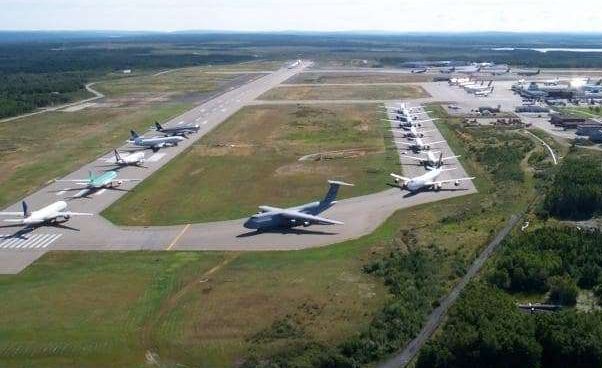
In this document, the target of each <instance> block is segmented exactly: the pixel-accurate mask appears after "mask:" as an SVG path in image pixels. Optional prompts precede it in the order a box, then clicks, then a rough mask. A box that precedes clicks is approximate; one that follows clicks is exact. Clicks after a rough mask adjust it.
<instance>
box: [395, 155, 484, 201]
mask: <svg viewBox="0 0 602 368" xmlns="http://www.w3.org/2000/svg"><path fill="white" fill-rule="evenodd" d="M442 155H443V154H440V155H439V162H438V163H437V165H436V166H435V167H433V168H431V169H430V170H429V171H428V172H427V173H426V174H423V175H420V176H417V177H414V178H406V177H405V176H401V175H397V174H394V173H391V176H392V177H393V178H394V179H395V182H396V183H399V182H401V183H402V185H401V188H403V189H407V190H409V191H410V192H417V191H419V190H421V189H425V188H426V189H433V190H435V191H438V190H440V189H441V188H442V187H443V185H444V184H447V183H454V185H455V186H458V185H460V182H462V181H466V180H472V179H474V177H467V178H458V179H447V180H437V179H438V177H439V176H440V175H441V174H442V173H443V172H444V171H450V170H455V168H450V169H443V168H441V166H442V159H443V158H442Z"/></svg>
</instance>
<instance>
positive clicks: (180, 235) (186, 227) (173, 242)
mask: <svg viewBox="0 0 602 368" xmlns="http://www.w3.org/2000/svg"><path fill="white" fill-rule="evenodd" d="M189 227H190V224H187V225H186V226H184V228H183V229H182V231H180V233H179V234H178V235H176V237H175V238H174V239H173V240H172V242H171V244H169V246H168V247H167V248H166V249H165V250H171V248H173V247H174V246H175V245H176V243H177V242H178V240H180V238H181V237H182V235H184V233H185V232H186V230H188V228H189Z"/></svg>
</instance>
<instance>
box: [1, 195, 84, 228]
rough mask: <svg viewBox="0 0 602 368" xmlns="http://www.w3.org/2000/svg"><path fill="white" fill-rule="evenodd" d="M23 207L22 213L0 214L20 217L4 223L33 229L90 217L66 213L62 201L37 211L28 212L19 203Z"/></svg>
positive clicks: (23, 204) (77, 213) (79, 213)
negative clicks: (73, 217)
mask: <svg viewBox="0 0 602 368" xmlns="http://www.w3.org/2000/svg"><path fill="white" fill-rule="evenodd" d="M21 205H22V207H23V211H22V212H0V215H4V216H22V218H17V219H6V220H4V221H5V222H12V223H15V225H13V226H21V225H24V226H26V227H34V226H40V225H45V224H48V225H56V224H58V223H61V222H66V221H68V220H69V219H70V218H71V216H92V215H93V214H92V213H82V212H71V211H66V209H67V203H66V202H64V201H58V202H54V203H52V204H50V205H48V206H46V207H43V208H40V209H39V210H37V211H33V212H31V213H30V212H29V210H28V208H27V203H25V201H23V202H21Z"/></svg>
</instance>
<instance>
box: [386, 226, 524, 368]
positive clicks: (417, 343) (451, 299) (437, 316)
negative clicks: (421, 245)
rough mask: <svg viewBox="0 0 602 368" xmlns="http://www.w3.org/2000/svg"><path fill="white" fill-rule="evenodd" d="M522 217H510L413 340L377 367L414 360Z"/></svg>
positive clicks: (397, 366) (399, 365)
mask: <svg viewBox="0 0 602 368" xmlns="http://www.w3.org/2000/svg"><path fill="white" fill-rule="evenodd" d="M522 217H523V214H516V215H512V217H510V220H509V221H508V223H506V226H504V228H503V229H502V230H501V231H500V232H499V233H498V234H497V235H496V236H495V238H493V240H492V241H491V242H490V243H489V244H488V245H487V247H485V249H484V250H483V251H482V252H481V254H480V255H479V256H478V257H477V259H475V260H474V262H473V263H472V265H471V266H470V268H469V269H468V271H467V272H466V274H465V275H464V277H462V279H460V281H459V282H458V283H457V284H456V286H454V288H453V289H452V291H451V292H450V293H449V294H448V295H447V296H446V297H445V298H443V300H441V304H440V305H439V306H438V307H437V308H435V309H434V310H433V312H432V313H431V314H430V315H429V317H428V319H427V320H426V323H425V324H424V326H423V327H422V330H421V331H420V333H419V334H418V336H416V338H414V339H413V340H412V341H410V342H409V343H408V344H407V345H406V347H405V348H404V349H403V350H402V351H401V352H400V353H399V354H397V355H395V356H394V357H392V358H391V359H389V360H388V361H386V362H384V363H382V364H380V365H379V366H378V367H380V368H402V367H405V366H406V365H407V364H408V363H410V362H411V361H412V359H414V357H415V356H416V354H418V352H419V351H420V349H421V348H422V346H423V345H424V344H425V343H426V342H427V341H428V339H429V338H430V337H431V335H432V334H433V333H434V332H435V330H436V329H437V328H438V327H439V325H440V324H441V322H442V321H443V318H444V317H445V315H446V313H447V311H448V310H449V308H450V307H451V306H452V305H453V304H454V303H455V302H456V300H457V299H458V297H459V296H460V293H462V290H464V288H465V287H466V285H468V283H469V282H470V280H471V279H472V278H473V277H474V276H475V275H476V274H477V273H478V272H479V271H480V270H481V268H482V267H483V265H484V264H485V261H487V259H488V258H489V257H491V255H492V254H493V252H494V251H495V250H496V249H497V247H498V246H499V245H500V243H501V242H502V240H504V238H505V237H506V236H507V235H508V234H509V233H510V231H511V230H512V229H513V228H514V226H516V224H517V223H518V221H519V220H520V219H521V218H522Z"/></svg>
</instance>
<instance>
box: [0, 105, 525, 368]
mask: <svg viewBox="0 0 602 368" xmlns="http://www.w3.org/2000/svg"><path fill="white" fill-rule="evenodd" d="M431 109H432V108H431ZM438 115H439V116H440V117H442V121H440V122H439V123H438V124H439V128H440V129H441V131H442V133H443V134H444V136H445V137H446V139H447V140H448V142H450V144H451V145H452V147H453V149H454V151H455V152H456V153H459V154H463V155H464V156H463V158H462V160H463V165H464V166H465V168H466V169H467V171H468V173H469V174H470V175H476V176H478V177H479V181H477V186H478V189H479V193H476V194H472V195H469V196H464V197H458V198H453V199H450V200H446V201H440V202H437V203H431V204H426V205H422V206H418V207H414V208H409V209H406V210H403V211H399V212H397V213H395V214H394V215H393V216H392V217H391V218H389V219H388V220H387V221H386V222H385V223H384V224H383V225H382V226H380V227H379V228H378V229H377V230H376V231H375V232H374V233H372V234H370V235H368V236H365V237H363V238H361V239H357V240H354V241H348V242H345V243H341V244H337V245H333V246H329V247H325V248H318V249H308V250H303V251H295V252H263V253H255V252H249V253H244V252H231V253H220V252H202V253H201V252H125V253H109V252H102V253H94V252H85V253H84V252H69V253H63V252H56V253H49V254H47V255H45V256H44V257H43V258H42V259H40V260H39V261H38V262H36V263H35V264H34V265H32V266H30V267H29V268H28V269H26V270H25V271H24V272H23V273H22V274H20V275H16V276H0V295H1V296H2V303H0V366H2V367H9V368H11V367H22V366H29V367H56V366H61V367H78V368H80V367H105V366H120V367H141V366H146V365H150V366H165V367H171V366H178V364H179V365H183V366H197V367H231V366H233V365H237V364H241V363H242V362H244V361H245V359H246V358H247V357H248V356H249V355H254V356H259V357H265V358H266V359H267V358H269V357H270V356H273V354H277V353H279V352H284V353H286V354H292V356H295V355H298V354H301V355H302V354H303V352H304V347H306V346H312V344H320V345H323V346H328V347H332V346H336V345H338V344H340V343H344V342H345V341H347V340H348V339H349V338H352V337H354V336H357V335H358V334H359V333H360V332H362V331H365V330H366V327H367V326H368V324H369V323H370V321H371V320H372V318H373V317H374V316H375V315H376V314H377V313H378V312H379V311H382V310H383V308H385V305H387V302H388V301H389V300H390V298H391V295H390V294H389V293H388V292H387V291H386V288H385V283H384V280H383V279H380V278H377V277H372V276H368V275H367V274H366V273H364V272H363V271H362V267H363V266H364V265H366V264H368V263H371V262H374V261H376V260H379V259H381V258H383V257H384V258H386V257H388V256H389V254H392V253H394V252H405V251H407V249H410V248H414V249H415V248H425V249H436V250H437V252H439V253H440V254H441V255H442V257H441V259H442V260H443V261H442V263H441V264H440V265H439V269H438V272H440V274H441V275H442V279H441V282H442V284H443V285H438V287H441V288H442V290H446V289H449V287H451V285H453V283H454V282H455V281H456V280H457V279H458V277H460V276H461V275H462V274H463V273H464V272H465V270H466V267H467V265H468V263H469V262H470V261H472V259H473V258H474V256H475V255H476V253H477V252H478V251H479V249H481V248H482V246H483V245H484V244H486V242H487V241H488V240H489V239H491V237H492V236H493V234H494V233H495V231H496V230H497V229H499V228H500V227H501V226H503V224H504V222H505V220H506V219H507V218H508V216H510V215H511V214H513V213H515V212H516V211H517V210H520V209H521V208H523V207H524V206H525V205H526V203H527V202H528V200H529V199H530V197H531V195H532V194H533V187H532V181H531V178H530V177H529V176H526V177H525V178H524V180H523V181H511V182H507V181H497V182H496V179H495V178H494V174H492V172H493V173H495V171H492V169H491V167H489V166H483V165H487V164H488V163H490V162H491V160H493V159H492V158H487V159H481V160H477V159H476V154H475V152H477V153H478V152H480V151H478V150H475V148H474V147H479V146H481V145H500V146H502V147H504V146H505V147H512V149H516V148H517V147H516V144H517V142H524V144H525V145H526V148H525V149H529V148H530V147H531V146H530V145H529V140H528V139H527V138H525V139H524V140H523V139H522V138H520V135H518V137H519V138H520V139H519V138H517V137H516V136H515V135H516V134H518V133H516V132H503V131H502V132H498V131H495V130H494V129H493V128H491V127H476V128H475V127H463V126H462V125H461V124H460V123H459V120H458V119H448V118H446V117H445V115H444V113H443V112H441V111H439V112H438ZM243 116H245V117H247V116H249V115H248V112H245V113H244V114H243ZM251 123H252V120H251ZM224 127H225V129H229V130H230V129H234V131H238V130H236V129H235V127H231V126H230V124H228V123H227V124H224ZM240 134H248V132H246V131H241V132H240ZM517 139H518V141H516V140H517ZM495 175H497V176H500V174H499V173H498V174H495ZM391 277H393V276H391ZM433 302H434V301H433ZM399 318H404V316H400V317H399ZM409 322H410V321H408V323H409ZM371 328H375V327H371ZM306 366H307V365H306Z"/></svg>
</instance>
